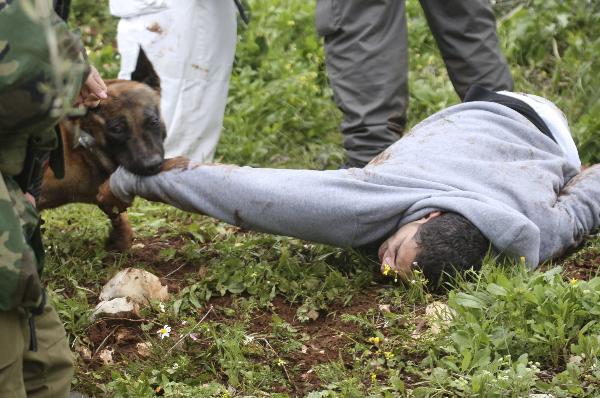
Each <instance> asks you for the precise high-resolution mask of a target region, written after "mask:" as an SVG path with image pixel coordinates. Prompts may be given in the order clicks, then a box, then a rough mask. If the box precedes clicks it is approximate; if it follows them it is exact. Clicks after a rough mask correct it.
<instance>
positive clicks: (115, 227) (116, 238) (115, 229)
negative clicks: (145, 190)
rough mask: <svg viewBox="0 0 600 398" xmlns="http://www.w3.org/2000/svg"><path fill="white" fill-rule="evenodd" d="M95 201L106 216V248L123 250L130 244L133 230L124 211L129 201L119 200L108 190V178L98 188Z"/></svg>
mask: <svg viewBox="0 0 600 398" xmlns="http://www.w3.org/2000/svg"><path fill="white" fill-rule="evenodd" d="M96 202H97V203H98V206H99V207H100V209H101V210H102V211H103V212H104V213H105V214H106V215H107V216H108V218H109V219H110V223H111V226H112V228H111V231H110V233H109V235H108V239H107V240H106V249H107V250H111V251H113V250H114V251H120V252H122V251H125V250H127V249H129V247H130V246H131V242H132V240H133V230H132V229H131V225H130V224H129V218H128V217H127V213H125V211H126V210H127V208H128V207H129V206H130V205H131V203H124V202H121V201H120V200H119V199H118V198H117V197H116V196H114V195H113V193H112V192H111V190H110V185H109V180H106V181H105V182H104V183H103V184H102V185H100V188H99V189H98V194H97V195H96Z"/></svg>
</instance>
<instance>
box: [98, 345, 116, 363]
mask: <svg viewBox="0 0 600 398" xmlns="http://www.w3.org/2000/svg"><path fill="white" fill-rule="evenodd" d="M113 353H114V350H113V349H112V348H111V349H108V348H105V349H104V350H102V351H100V353H99V354H98V357H99V358H100V360H101V361H102V363H103V364H105V365H113V364H114V363H115V361H114V360H113Z"/></svg>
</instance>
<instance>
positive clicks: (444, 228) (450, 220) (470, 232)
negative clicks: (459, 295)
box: [415, 213, 490, 287]
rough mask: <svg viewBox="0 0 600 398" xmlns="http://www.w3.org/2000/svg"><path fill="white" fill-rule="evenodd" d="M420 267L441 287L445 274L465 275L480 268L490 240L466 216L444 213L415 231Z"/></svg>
mask: <svg viewBox="0 0 600 398" xmlns="http://www.w3.org/2000/svg"><path fill="white" fill-rule="evenodd" d="M415 241H416V242H417V245H418V252H417V255H416V257H415V262H416V263H417V267H418V268H419V269H421V271H422V272H423V275H424V276H425V278H427V280H428V281H429V283H430V284H431V285H432V286H433V287H439V285H440V278H441V277H442V275H443V274H447V275H449V276H453V275H456V274H459V275H463V274H464V273H465V272H466V271H467V270H468V269H470V268H473V269H474V270H479V269H480V268H481V265H482V263H483V259H484V258H485V256H486V254H487V252H488V250H489V248H490V241H489V240H487V239H486V238H485V236H483V234H482V233H481V231H480V230H479V229H478V228H477V227H476V226H475V225H473V224H472V223H471V222H470V221H469V220H467V219H466V218H465V217H463V216H461V215H459V214H456V213H442V214H441V215H439V216H438V217H434V218H431V219H430V220H429V221H427V222H426V223H424V224H421V226H420V227H419V229H418V230H417V233H416V234H415Z"/></svg>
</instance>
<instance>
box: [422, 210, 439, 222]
mask: <svg viewBox="0 0 600 398" xmlns="http://www.w3.org/2000/svg"><path fill="white" fill-rule="evenodd" d="M441 215H442V212H441V211H439V210H438V211H432V212H431V213H429V214H427V215H426V216H425V217H424V218H425V219H427V220H431V219H432V218H436V217H439V216H441Z"/></svg>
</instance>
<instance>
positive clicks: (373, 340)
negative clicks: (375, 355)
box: [367, 336, 381, 345]
mask: <svg viewBox="0 0 600 398" xmlns="http://www.w3.org/2000/svg"><path fill="white" fill-rule="evenodd" d="M367 341H368V342H369V343H371V344H374V345H379V343H381V339H380V338H379V337H377V336H374V337H369V339H368V340H367Z"/></svg>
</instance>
